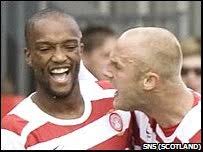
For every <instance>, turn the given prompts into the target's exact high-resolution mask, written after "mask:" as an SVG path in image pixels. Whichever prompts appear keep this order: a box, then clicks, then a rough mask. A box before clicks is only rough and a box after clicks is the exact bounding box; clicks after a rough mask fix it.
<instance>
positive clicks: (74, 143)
mask: <svg viewBox="0 0 203 152" xmlns="http://www.w3.org/2000/svg"><path fill="white" fill-rule="evenodd" d="M116 112H117V113H118V114H119V115H120V116H121V118H122V120H123V130H122V132H123V131H125V130H126V129H127V128H128V127H129V122H130V113H129V112H124V111H120V110H118V111H116ZM109 115H110V114H107V115H105V116H103V117H101V118H100V119H98V120H96V121H94V122H92V123H90V124H88V125H87V126H84V127H82V128H80V129H78V130H76V131H74V132H72V133H69V134H67V135H64V136H62V137H59V138H55V139H52V140H49V141H47V142H43V143H39V144H37V145H33V146H31V147H29V148H28V149H42V150H43V149H54V148H56V147H60V148H63V149H66V150H76V149H80V150H85V149H89V148H91V147H94V146H96V145H98V144H99V143H102V142H104V141H106V140H108V139H110V138H111V137H113V136H115V135H117V134H119V133H120V132H118V131H116V130H114V129H113V128H112V127H111V125H110V123H109Z"/></svg>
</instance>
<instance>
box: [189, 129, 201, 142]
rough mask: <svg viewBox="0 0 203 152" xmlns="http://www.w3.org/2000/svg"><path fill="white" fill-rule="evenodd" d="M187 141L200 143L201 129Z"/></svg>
mask: <svg viewBox="0 0 203 152" xmlns="http://www.w3.org/2000/svg"><path fill="white" fill-rule="evenodd" d="M189 141H190V143H201V129H200V130H199V131H198V132H197V133H196V134H195V135H194V136H193V137H192V138H191V139H190V140H189Z"/></svg>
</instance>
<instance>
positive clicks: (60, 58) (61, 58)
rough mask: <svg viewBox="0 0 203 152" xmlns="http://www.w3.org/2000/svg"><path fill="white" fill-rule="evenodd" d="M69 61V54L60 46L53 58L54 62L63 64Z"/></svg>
mask: <svg viewBox="0 0 203 152" xmlns="http://www.w3.org/2000/svg"><path fill="white" fill-rule="evenodd" d="M66 60H67V54H66V53H65V52H64V51H63V50H62V49H61V48H60V47H59V46H58V47H56V49H55V52H54V54H53V56H52V61H53V62H56V63H63V62H65V61H66Z"/></svg>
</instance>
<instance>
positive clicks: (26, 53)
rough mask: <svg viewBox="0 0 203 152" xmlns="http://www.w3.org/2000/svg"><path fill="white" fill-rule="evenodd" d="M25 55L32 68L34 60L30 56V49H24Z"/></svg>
mask: <svg viewBox="0 0 203 152" xmlns="http://www.w3.org/2000/svg"><path fill="white" fill-rule="evenodd" d="M24 53H25V60H26V62H27V64H28V65H29V66H30V67H32V60H31V54H30V49H28V48H24Z"/></svg>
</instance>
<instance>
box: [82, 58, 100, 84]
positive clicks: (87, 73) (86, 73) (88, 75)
mask: <svg viewBox="0 0 203 152" xmlns="http://www.w3.org/2000/svg"><path fill="white" fill-rule="evenodd" d="M78 79H79V80H90V81H94V82H95V81H98V79H97V78H96V77H95V76H93V74H92V73H91V72H90V71H89V70H88V69H87V68H86V67H85V65H84V63H83V61H82V60H80V70H79V74H78Z"/></svg>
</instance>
